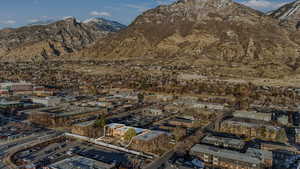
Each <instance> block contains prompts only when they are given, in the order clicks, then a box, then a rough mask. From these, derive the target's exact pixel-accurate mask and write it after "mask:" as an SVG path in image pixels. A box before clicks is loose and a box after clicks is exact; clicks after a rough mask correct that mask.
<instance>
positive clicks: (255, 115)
mask: <svg viewBox="0 0 300 169" xmlns="http://www.w3.org/2000/svg"><path fill="white" fill-rule="evenodd" d="M233 116H234V117H239V118H247V119H253V120H262V121H268V122H269V121H271V120H272V113H259V112H256V111H235V112H234V113H233Z"/></svg>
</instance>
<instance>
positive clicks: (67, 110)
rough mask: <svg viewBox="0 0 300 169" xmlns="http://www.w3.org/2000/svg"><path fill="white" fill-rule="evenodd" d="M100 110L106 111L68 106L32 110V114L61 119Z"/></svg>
mask: <svg viewBox="0 0 300 169" xmlns="http://www.w3.org/2000/svg"><path fill="white" fill-rule="evenodd" d="M100 110H104V109H102V108H95V107H79V106H71V105H66V106H57V107H49V108H48V107H46V108H41V109H35V110H31V111H30V112H32V113H34V112H41V113H48V114H51V115H53V116H58V117H60V116H73V115H79V114H85V113H90V112H96V111H100ZM27 112H28V111H27Z"/></svg>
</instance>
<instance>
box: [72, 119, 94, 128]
mask: <svg viewBox="0 0 300 169" xmlns="http://www.w3.org/2000/svg"><path fill="white" fill-rule="evenodd" d="M94 123H95V120H91V121H85V122H81V123H76V124H75V126H81V127H86V126H90V125H93V124H94Z"/></svg>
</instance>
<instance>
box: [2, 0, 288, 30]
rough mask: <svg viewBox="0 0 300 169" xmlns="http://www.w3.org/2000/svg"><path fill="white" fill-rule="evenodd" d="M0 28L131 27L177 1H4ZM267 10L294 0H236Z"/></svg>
mask: <svg viewBox="0 0 300 169" xmlns="http://www.w3.org/2000/svg"><path fill="white" fill-rule="evenodd" d="M2 1H3V2H1V6H0V28H4V27H19V26H23V25H27V24H30V23H31V22H36V21H39V20H53V19H55V20H58V19H62V18H64V17H68V16H74V17H76V18H77V19H79V20H85V19H88V18H91V17H104V18H107V19H111V20H116V21H118V22H120V23H123V24H130V23H131V22H132V21H133V20H134V18H135V17H136V16H138V15H139V14H141V13H142V12H143V11H145V10H147V9H150V8H154V7H156V6H158V5H160V4H169V3H172V2H174V1H175V0H2ZM235 1H237V2H240V3H243V4H245V5H248V6H251V7H253V8H255V9H258V10H262V11H268V10H272V9H275V8H278V7H279V6H280V5H283V4H284V3H287V2H291V1H293V0H235Z"/></svg>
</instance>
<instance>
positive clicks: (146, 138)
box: [134, 130, 169, 141]
mask: <svg viewBox="0 0 300 169" xmlns="http://www.w3.org/2000/svg"><path fill="white" fill-rule="evenodd" d="M164 134H165V135H169V133H167V132H163V131H155V130H152V131H149V132H146V133H144V134H140V135H138V136H135V137H134V139H136V140H141V141H150V140H153V139H155V138H157V137H159V136H161V135H164Z"/></svg>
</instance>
